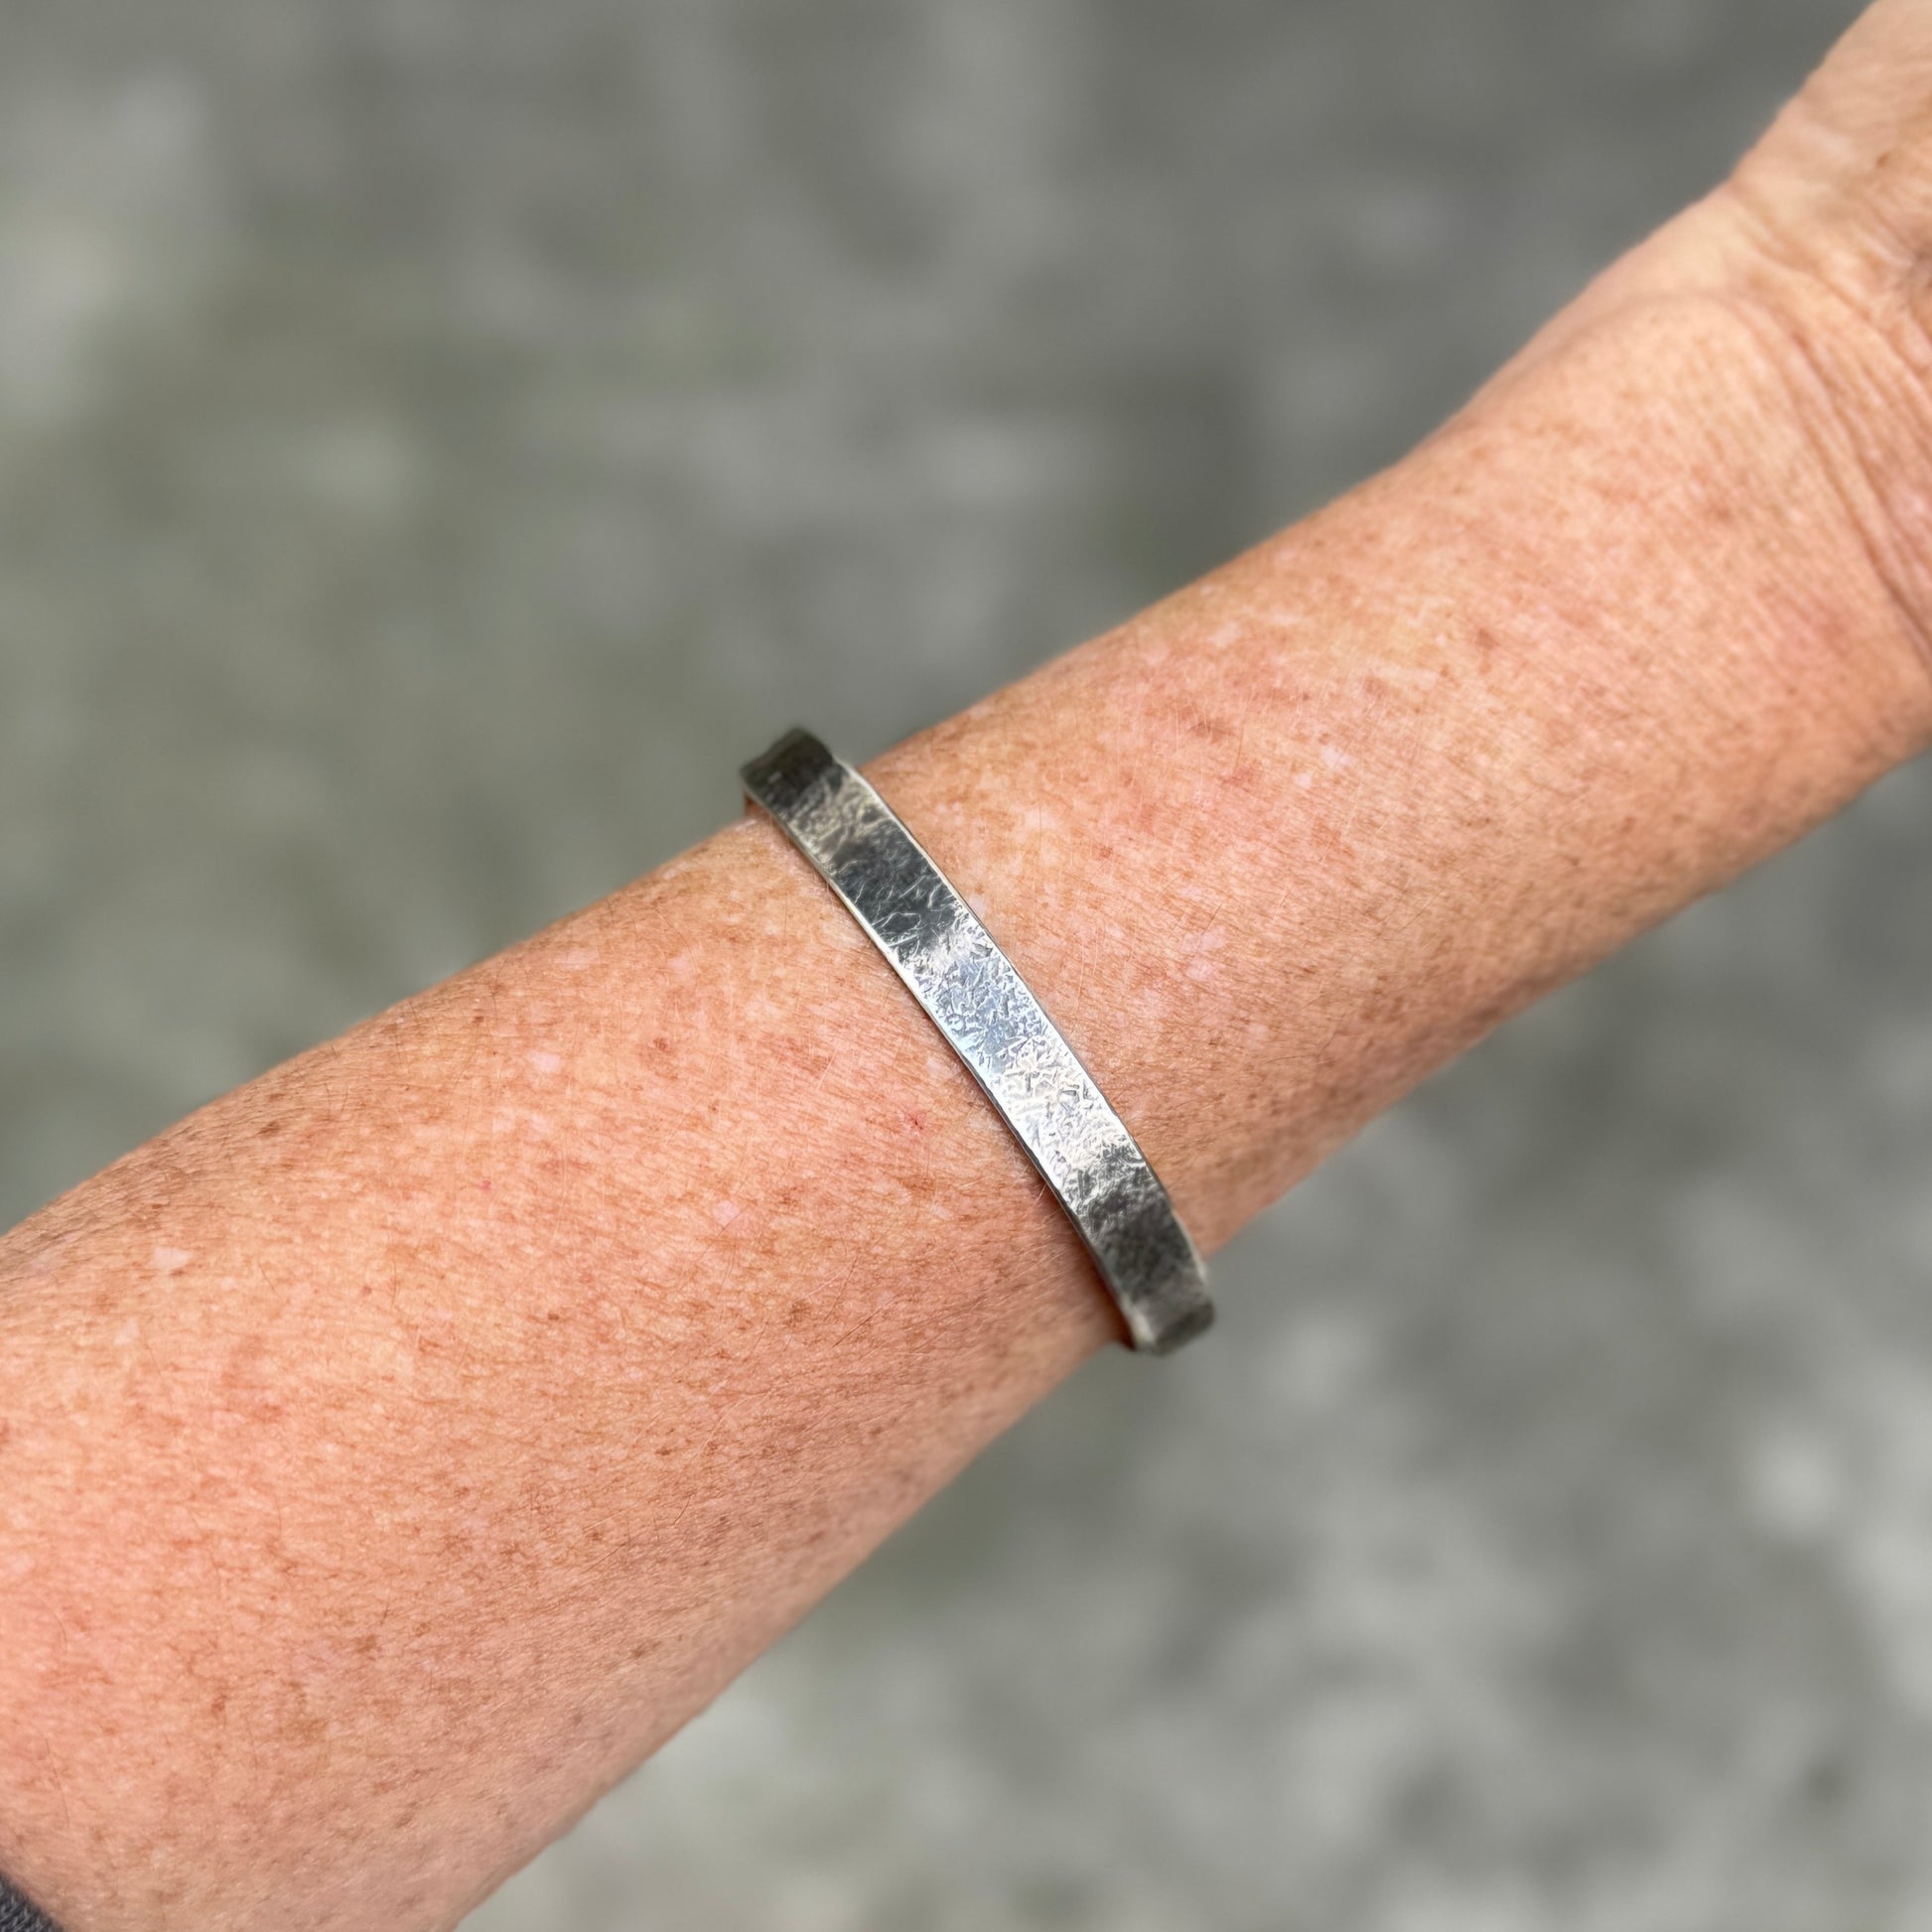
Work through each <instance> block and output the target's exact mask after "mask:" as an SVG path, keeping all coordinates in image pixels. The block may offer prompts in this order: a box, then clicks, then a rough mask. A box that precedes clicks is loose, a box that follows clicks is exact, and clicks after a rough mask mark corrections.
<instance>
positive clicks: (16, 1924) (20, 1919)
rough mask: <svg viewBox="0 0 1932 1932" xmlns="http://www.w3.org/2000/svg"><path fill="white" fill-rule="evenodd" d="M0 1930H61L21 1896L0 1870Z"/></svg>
mask: <svg viewBox="0 0 1932 1932" xmlns="http://www.w3.org/2000/svg"><path fill="white" fill-rule="evenodd" d="M0 1932H61V1928H60V1927H59V1926H58V1925H56V1924H55V1923H54V1921H53V1920H52V1919H51V1918H49V1917H48V1916H47V1914H46V1913H45V1912H43V1911H40V1910H38V1909H37V1908H36V1907H34V1906H32V1905H30V1904H29V1903H28V1902H27V1901H26V1899H24V1898H23V1897H21V1895H20V1894H19V1892H17V1891H15V1890H14V1888H13V1887H12V1886H11V1885H10V1884H8V1883H7V1878H6V1874H5V1873H4V1872H0Z"/></svg>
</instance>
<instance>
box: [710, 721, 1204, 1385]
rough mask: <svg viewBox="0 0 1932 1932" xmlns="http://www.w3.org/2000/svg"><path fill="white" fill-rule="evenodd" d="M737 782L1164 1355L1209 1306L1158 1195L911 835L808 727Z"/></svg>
mask: <svg viewBox="0 0 1932 1932" xmlns="http://www.w3.org/2000/svg"><path fill="white" fill-rule="evenodd" d="M742 776H743V777H744V780H745V789H746V791H747V792H748V793H750V795H751V796H752V797H753V798H755V799H757V800H758V802H759V804H760V805H762V806H763V807H764V808H765V810H766V811H768V812H769V813H770V814H771V816H772V817H773V818H774V819H776V820H777V822H778V823H779V825H780V826H782V827H783V828H784V831H785V833H786V835H787V836H788V837H789V838H790V840H791V842H792V843H793V844H794V845H795V846H797V848H798V849H799V851H801V852H802V853H803V854H804V855H805V857H806V858H808V859H809V860H810V861H811V862H812V864H813V865H814V866H815V867H817V869H818V872H819V874H820V876H821V877H822V878H823V879H824V880H825V882H826V884H827V885H829V886H830V887H831V888H832V890H833V891H834V892H835V893H837V894H838V896H839V897H840V898H842V899H843V900H844V901H845V903H846V905H847V906H848V907H849V908H850V909H851V911H852V913H853V916H854V917H855V918H857V919H858V921H859V923H860V924H861V925H862V926H864V927H865V929H866V931H867V932H868V933H869V934H870V935H871V936H872V938H873V940H874V941H875V942H876V943H877V944H878V946H879V949H880V951H881V952H883V953H884V954H885V955H886V957H887V958H888V959H889V960H890V961H891V962H892V964H893V969H894V971H895V972H897V974H898V976H899V978H900V979H902V980H903V981H904V982H905V984H906V986H907V987H908V988H910V990H911V993H912V997H913V998H914V999H915V1000H917V1001H918V1003H919V1004H920V1006H922V1007H923V1008H924V1009H925V1010H926V1012H927V1013H928V1014H930V1015H931V1016H932V1020H933V1022H934V1024H935V1025H936V1026H937V1027H938V1029H939V1031H940V1032H941V1033H942V1034H944V1035H945V1036H946V1038H947V1041H948V1042H949V1043H950V1044H951V1046H952V1048H953V1050H954V1051H955V1052H956V1053H957V1054H958V1055H959V1057H960V1058H961V1059H962V1060H964V1061H965V1062H966V1065H967V1066H968V1068H969V1069H970V1070H971V1072H972V1075H973V1077H974V1079H976V1080H977V1081H978V1082H979V1083H980V1085H981V1086H982V1087H984V1088H985V1089H986V1093H987V1096H988V1098H989V1099H991V1101H992V1102H993V1104H994V1106H996V1107H997V1108H998V1109H999V1110H1000V1113H1001V1115H1002V1117H1003V1118H1004V1119H1005V1121H1006V1123H1007V1125H1008V1126H1009V1127H1011V1128H1012V1129H1013V1131H1014V1134H1015V1136H1016V1137H1017V1138H1018V1140H1019V1142H1020V1145H1021V1146H1022V1147H1024V1148H1025V1149H1026V1150H1027V1154H1028V1158H1029V1159H1030V1160H1031V1161H1032V1162H1033V1164H1034V1166H1035V1167H1036V1168H1037V1169H1038V1170H1039V1172H1040V1173H1041V1174H1042V1175H1043V1176H1044V1178H1045V1180H1046V1184H1047V1185H1048V1186H1049V1187H1051V1188H1052V1190H1053V1191H1054V1193H1055V1194H1057V1195H1058V1196H1059V1200H1060V1205H1061V1206H1062V1207H1064V1208H1065V1209H1066V1212H1067V1217H1068V1219H1069V1220H1071V1221H1072V1223H1073V1225H1074V1227H1075V1228H1077V1229H1078V1230H1079V1233H1080V1238H1081V1240H1082V1241H1084V1242H1085V1243H1086V1244H1087V1251H1088V1252H1089V1253H1090V1254H1091V1255H1092V1256H1093V1259H1094V1265H1095V1266H1096V1267H1097V1268H1098V1269H1099V1270H1100V1275H1101V1279H1102V1280H1103V1281H1104V1282H1105V1283H1106V1284H1107V1287H1108V1289H1109V1290H1110V1291H1111V1292H1112V1294H1113V1297H1114V1300H1115V1301H1116V1302H1117V1303H1118V1304H1119V1305H1120V1311H1121V1313H1122V1315H1123V1316H1124V1317H1125V1318H1126V1321H1127V1326H1128V1331H1129V1333H1130V1334H1131V1335H1132V1336H1133V1341H1134V1346H1135V1347H1136V1348H1139V1349H1145V1350H1147V1351H1148V1352H1150V1353H1153V1354H1165V1353H1167V1352H1168V1351H1169V1350H1171V1349H1174V1348H1178V1347H1179V1346H1180V1344H1181V1343H1182V1342H1184V1341H1186V1340H1188V1339H1190V1338H1191V1337H1192V1336H1194V1335H1197V1334H1199V1333H1200V1331H1201V1330H1202V1329H1203V1328H1205V1327H1206V1326H1207V1325H1208V1323H1209V1322H1210V1321H1212V1320H1213V1318H1214V1305H1213V1303H1212V1302H1211V1301H1209V1300H1208V1295H1207V1274H1206V1270H1205V1269H1204V1268H1203V1267H1202V1265H1201V1259H1200V1256H1199V1255H1198V1254H1197V1253H1196V1252H1195V1249H1194V1244H1193V1242H1192V1241H1191V1240H1189V1239H1188V1236H1187V1230H1186V1229H1185V1228H1184V1227H1182V1226H1181V1224H1180V1217H1179V1216H1178V1215H1177V1214H1176V1213H1175V1212H1174V1210H1173V1202H1172V1201H1171V1200H1169V1198H1168V1190H1167V1189H1166V1188H1165V1187H1164V1186H1162V1184H1161V1181H1160V1177H1159V1176H1158V1175H1157V1174H1156V1173H1155V1172H1154V1169H1153V1168H1152V1167H1151V1166H1150V1165H1149V1163H1148V1159H1147V1156H1146V1155H1144V1154H1143V1153H1142V1152H1141V1150H1140V1148H1139V1146H1138V1145H1137V1144H1136V1142H1135V1139H1134V1137H1133V1135H1132V1134H1130V1133H1129V1132H1128V1131H1127V1128H1126V1126H1125V1125H1124V1124H1123V1122H1122V1121H1121V1118H1120V1116H1119V1115H1118V1114H1117V1113H1115V1112H1114V1110H1113V1108H1112V1107H1110V1106H1109V1105H1108V1104H1107V1099H1106V1096H1105V1095H1104V1094H1103V1093H1102V1092H1101V1091H1100V1088H1099V1087H1098V1086H1097V1085H1096V1084H1095V1082H1094V1079H1093V1076H1092V1075H1091V1074H1090V1073H1088V1071H1087V1070H1086V1068H1085V1067H1084V1066H1082V1065H1081V1064H1080V1060H1079V1056H1078V1055H1077V1054H1076V1053H1075V1052H1074V1050H1073V1048H1072V1047H1071V1046H1069V1045H1068V1044H1067V1043H1066V1040H1065V1039H1064V1038H1063V1037H1062V1035H1061V1034H1060V1031H1059V1029H1058V1028H1057V1027H1055V1026H1054V1025H1053V1023H1052V1021H1051V1020H1049V1019H1048V1018H1047V1017H1046V1010H1045V1008H1044V1007H1042V1006H1041V1005H1040V1003H1039V1002H1038V1001H1037V1000H1036V999H1035V997H1034V995H1033V993H1032V991H1031V990H1030V989H1029V987H1028V985H1027V982H1026V981H1025V980H1023V979H1022V978H1021V977H1020V974H1019V972H1018V970H1017V969H1016V968H1015V966H1014V964H1013V962H1012V960H1010V959H1009V958H1008V957H1007V956H1006V954H1005V953H1003V952H1002V951H1001V950H1000V948H999V946H998V945H997V944H996V943H995V942H994V939H993V936H992V934H991V933H989V932H988V931H987V929H986V928H985V926H983V925H982V924H981V923H980V922H979V920H978V919H977V918H976V917H975V916H974V914H973V910H972V907H971V906H969V905H968V904H967V903H966V901H965V900H964V899H963V898H961V897H960V896H959V894H958V893H957V892H956V891H954V889H953V887H952V886H951V885H950V884H949V883H948V882H947V879H946V876H945V874H944V873H942V872H941V871H940V870H939V868H938V867H937V866H935V865H934V864H933V863H932V861H931V859H930V858H928V857H927V855H926V853H925V851H924V850H923V848H922V847H921V846H920V845H919V842H918V841H917V840H916V839H915V838H913V836H912V834H911V833H910V832H908V831H907V830H906V829H905V827H904V825H902V824H901V823H900V822H899V819H898V817H897V814H895V813H894V811H893V810H892V808H891V807H890V806H889V805H888V804H887V803H886V801H885V800H884V799H883V798H881V797H880V795H879V794H878V792H876V791H875V790H874V789H873V788H872V786H871V785H870V784H869V783H867V781H866V780H865V778H863V777H862V776H861V775H860V774H859V773H858V772H857V771H855V770H853V769H852V767H851V766H850V765H849V764H847V763H845V762H844V760H843V759H838V758H835V757H834V756H833V755H832V754H831V753H830V752H829V751H827V750H826V748H825V747H824V746H823V745H822V744H820V742H819V741H818V740H817V739H816V738H814V737H813V736H812V735H811V733H810V732H806V731H789V732H786V733H785V735H784V736H783V737H782V738H780V739H779V740H778V742H777V743H776V744H775V745H773V746H772V747H771V749H770V750H769V751H767V752H765V753H764V754H763V755H762V756H761V757H759V758H756V759H753V760H752V761H751V763H750V764H748V765H746V766H745V768H744V771H743V773H742Z"/></svg>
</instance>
